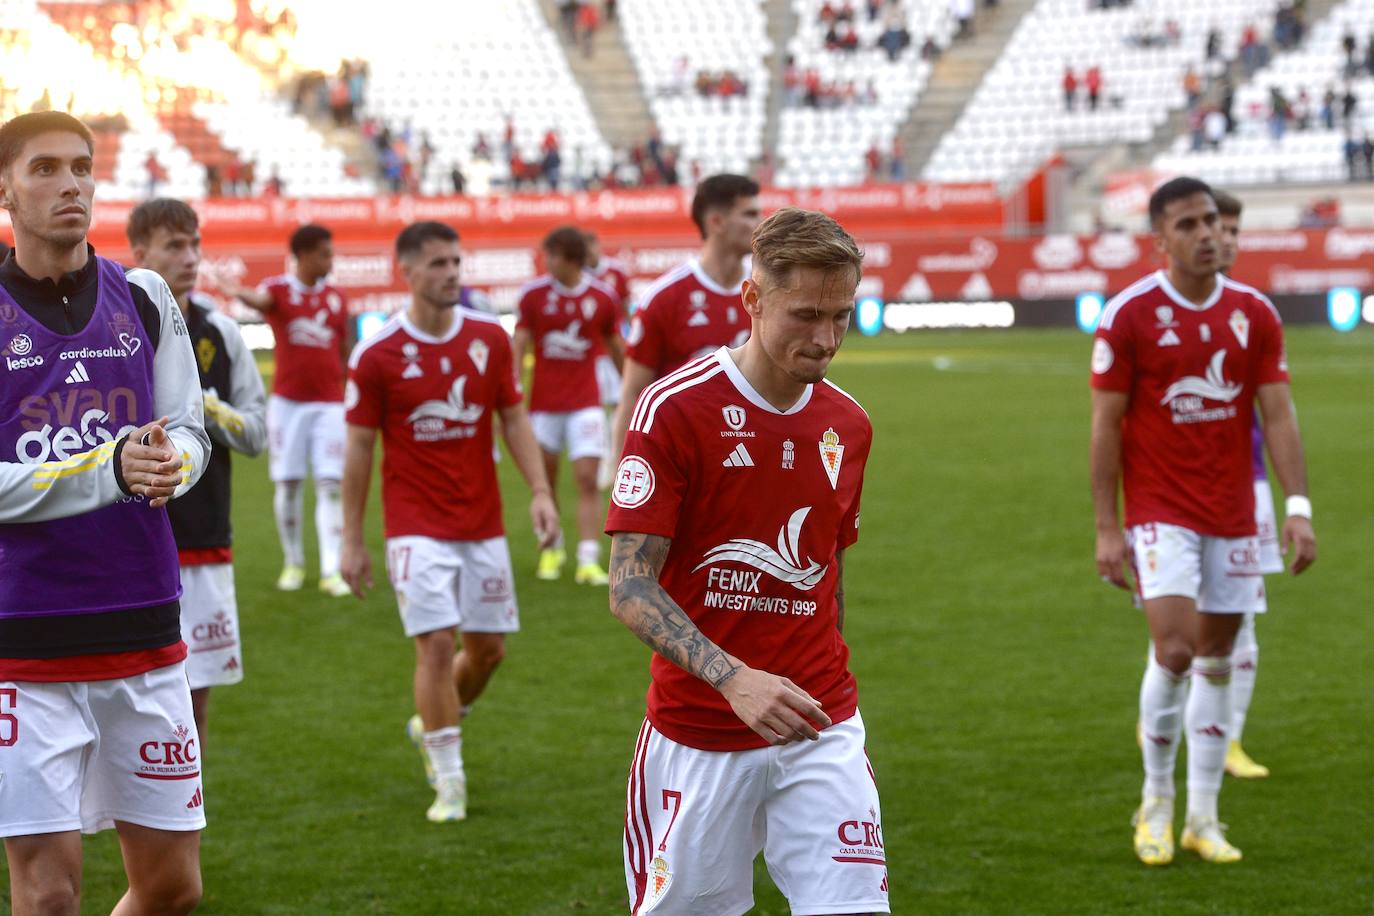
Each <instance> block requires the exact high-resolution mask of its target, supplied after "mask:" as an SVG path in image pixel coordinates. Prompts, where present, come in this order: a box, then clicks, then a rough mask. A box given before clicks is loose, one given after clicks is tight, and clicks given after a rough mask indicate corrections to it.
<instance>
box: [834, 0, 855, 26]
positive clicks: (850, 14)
mask: <svg viewBox="0 0 1374 916" xmlns="http://www.w3.org/2000/svg"><path fill="white" fill-rule="evenodd" d="M835 18H836V19H837V20H839V21H840V22H853V21H854V4H853V3H851V2H850V0H844V6H842V7H840V11H839V12H838V13H836V14H835Z"/></svg>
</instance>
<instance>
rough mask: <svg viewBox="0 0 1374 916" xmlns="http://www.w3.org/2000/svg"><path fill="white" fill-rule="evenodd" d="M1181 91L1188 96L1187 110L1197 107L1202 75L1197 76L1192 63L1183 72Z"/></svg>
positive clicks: (1200, 95) (1200, 93)
mask: <svg viewBox="0 0 1374 916" xmlns="http://www.w3.org/2000/svg"><path fill="white" fill-rule="evenodd" d="M1183 93H1184V95H1186V96H1187V97H1188V110H1189V111H1192V110H1193V109H1195V108H1197V105H1198V102H1199V101H1201V100H1202V77H1200V76H1198V72H1197V70H1195V69H1193V67H1192V65H1191V64H1190V65H1189V66H1188V70H1187V71H1186V72H1185V73H1184V74H1183Z"/></svg>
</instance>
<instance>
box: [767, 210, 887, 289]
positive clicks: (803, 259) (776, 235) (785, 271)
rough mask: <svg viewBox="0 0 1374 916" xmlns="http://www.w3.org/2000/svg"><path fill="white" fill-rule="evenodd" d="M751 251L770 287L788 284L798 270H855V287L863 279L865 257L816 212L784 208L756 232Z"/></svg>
mask: <svg viewBox="0 0 1374 916" xmlns="http://www.w3.org/2000/svg"><path fill="white" fill-rule="evenodd" d="M751 247H752V248H753V250H754V269H755V270H756V271H759V272H760V273H761V274H762V275H763V276H764V277H765V278H766V279H767V280H768V282H769V283H770V284H774V285H779V286H780V285H782V284H784V283H786V282H788V280H789V278H790V277H791V274H792V270H793V268H796V267H811V268H815V269H817V270H821V271H825V272H826V273H829V272H831V271H834V270H840V269H841V268H852V269H853V271H854V283H855V285H856V286H857V285H858V282H859V278H860V277H861V276H862V275H863V260H864V255H863V252H862V251H860V250H859V246H858V244H857V243H856V242H855V241H854V237H853V236H851V235H850V234H849V233H848V232H845V231H844V227H843V226H841V225H840V224H839V223H837V222H835V221H834V220H833V219H831V218H830V217H828V216H826V215H825V214H824V213H821V212H819V211H816V210H803V209H801V208H800V207H783V208H782V209H781V210H779V211H778V212H776V213H774V214H773V215H772V216H770V217H768V218H767V219H766V220H764V221H763V222H762V223H760V224H759V227H758V228H757V229H755V230H754V238H753V241H752V242H751Z"/></svg>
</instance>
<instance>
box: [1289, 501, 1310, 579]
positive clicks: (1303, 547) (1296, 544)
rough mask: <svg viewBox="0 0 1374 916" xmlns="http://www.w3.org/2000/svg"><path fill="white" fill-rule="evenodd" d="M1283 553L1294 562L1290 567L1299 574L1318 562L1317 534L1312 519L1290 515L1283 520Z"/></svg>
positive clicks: (1294, 573)
mask: <svg viewBox="0 0 1374 916" xmlns="http://www.w3.org/2000/svg"><path fill="white" fill-rule="evenodd" d="M1282 537H1283V553H1284V556H1286V557H1288V558H1289V559H1290V560H1291V561H1292V562H1291V565H1290V566H1289V569H1291V570H1292V571H1293V575H1295V576H1296V575H1297V574H1298V573H1300V572H1302V571H1303V570H1304V569H1306V568H1307V567H1309V566H1311V565H1312V564H1313V563H1315V562H1317V535H1316V534H1315V533H1314V532H1313V531H1312V521H1311V519H1306V518H1303V517H1302V516H1301V515H1290V516H1289V517H1288V518H1286V519H1285V520H1284V522H1283V536H1282Z"/></svg>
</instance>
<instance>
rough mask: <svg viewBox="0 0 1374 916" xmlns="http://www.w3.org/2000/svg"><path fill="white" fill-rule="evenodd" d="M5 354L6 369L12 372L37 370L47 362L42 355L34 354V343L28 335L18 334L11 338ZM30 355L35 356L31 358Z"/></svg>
mask: <svg viewBox="0 0 1374 916" xmlns="http://www.w3.org/2000/svg"><path fill="white" fill-rule="evenodd" d="M4 352H5V368H7V369H9V370H10V371H11V372H13V371H14V370H15V369H36V368H38V367H39V366H41V365H43V363H44V362H45V360H44V359H43V355H42V354H41V353H33V341H32V340H31V339H30V338H29V335H27V334H16V335H15V336H14V337H12V338H10V342H9V346H7V347H5V351H4ZM30 353H33V355H32V356H30V355H29V354H30ZM11 354H12V355H11ZM13 357H18V359H15V358H13Z"/></svg>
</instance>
